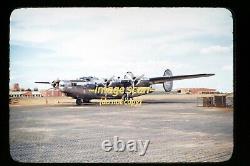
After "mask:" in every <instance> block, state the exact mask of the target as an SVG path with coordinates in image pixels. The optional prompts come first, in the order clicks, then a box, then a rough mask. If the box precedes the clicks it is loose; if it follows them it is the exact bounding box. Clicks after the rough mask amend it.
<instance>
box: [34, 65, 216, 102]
mask: <svg viewBox="0 0 250 166" xmlns="http://www.w3.org/2000/svg"><path fill="white" fill-rule="evenodd" d="M213 75H214V74H193V75H178V76H173V75H172V72H171V71H170V70H169V69H167V70H165V72H164V74H163V76H161V77H152V78H147V77H144V74H143V75H140V76H134V74H133V73H132V72H127V73H126V74H125V75H124V77H123V78H120V77H115V76H113V77H111V78H109V79H102V78H96V77H92V76H89V77H81V78H80V79H77V80H54V81H52V82H35V83H43V84H51V85H52V86H53V88H59V89H60V91H62V92H63V93H65V95H67V96H70V97H72V98H74V99H76V104H77V105H81V103H82V102H89V101H90V100H91V99H101V98H107V99H121V98H123V99H125V98H132V97H136V96H141V95H145V94H148V93H152V92H153V90H151V91H145V92H144V93H133V94H131V93H128V88H134V89H136V88H141V87H149V88H151V86H152V85H153V84H163V88H164V90H165V91H166V92H170V91H171V90H172V87H173V81H174V80H183V79H191V78H199V77H209V76H213ZM99 87H103V88H111V89H112V88H115V87H119V88H121V87H123V88H124V91H123V93H119V94H117V95H114V94H110V93H96V91H95V89H96V88H99Z"/></svg>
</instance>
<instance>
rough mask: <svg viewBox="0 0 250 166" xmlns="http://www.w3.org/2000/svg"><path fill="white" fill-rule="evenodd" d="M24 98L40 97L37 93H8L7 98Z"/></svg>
mask: <svg viewBox="0 0 250 166" xmlns="http://www.w3.org/2000/svg"><path fill="white" fill-rule="evenodd" d="M26 97H42V94H41V93H40V92H37V91H33V92H32V91H10V92H9V98H26Z"/></svg>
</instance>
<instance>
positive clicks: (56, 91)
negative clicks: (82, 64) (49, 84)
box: [41, 89, 65, 97]
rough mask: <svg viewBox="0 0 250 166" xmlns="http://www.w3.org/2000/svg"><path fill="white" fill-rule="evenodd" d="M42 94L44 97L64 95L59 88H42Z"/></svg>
mask: <svg viewBox="0 0 250 166" xmlns="http://www.w3.org/2000/svg"><path fill="white" fill-rule="evenodd" d="M41 94H42V96H44V97H60V96H65V95H64V93H62V92H61V91H60V90H59V89H49V90H42V91H41Z"/></svg>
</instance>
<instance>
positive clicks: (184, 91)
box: [176, 88, 219, 94]
mask: <svg viewBox="0 0 250 166" xmlns="http://www.w3.org/2000/svg"><path fill="white" fill-rule="evenodd" d="M176 91H177V93H179V94H218V93H219V92H217V91H216V89H208V88H180V89H177V90H176Z"/></svg>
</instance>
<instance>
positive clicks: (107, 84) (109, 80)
mask: <svg viewBox="0 0 250 166" xmlns="http://www.w3.org/2000/svg"><path fill="white" fill-rule="evenodd" d="M114 77H115V76H112V77H110V78H109V79H105V80H104V81H105V83H104V84H103V85H104V86H105V87H108V86H109V84H110V83H111V81H112V80H113V79H114Z"/></svg>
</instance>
